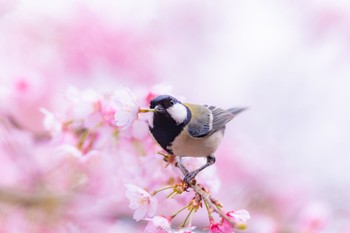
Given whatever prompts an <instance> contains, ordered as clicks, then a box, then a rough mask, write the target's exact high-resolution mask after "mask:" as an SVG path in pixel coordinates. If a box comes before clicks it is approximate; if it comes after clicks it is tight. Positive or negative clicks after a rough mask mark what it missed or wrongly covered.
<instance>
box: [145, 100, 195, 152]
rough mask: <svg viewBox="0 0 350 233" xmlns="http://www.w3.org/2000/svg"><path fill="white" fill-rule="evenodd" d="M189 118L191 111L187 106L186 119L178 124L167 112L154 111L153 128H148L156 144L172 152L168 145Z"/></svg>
mask: <svg viewBox="0 0 350 233" xmlns="http://www.w3.org/2000/svg"><path fill="white" fill-rule="evenodd" d="M186 108H187V107H186ZM190 120H191V112H190V110H189V109H188V108H187V118H186V120H185V121H184V122H183V123H181V124H179V125H177V124H176V121H175V120H174V119H172V118H171V117H170V116H169V115H168V114H167V113H165V114H164V113H158V114H157V113H155V114H154V117H153V128H151V127H149V130H150V131H151V133H152V135H153V137H154V138H155V139H156V141H157V142H158V144H159V145H160V146H161V147H162V148H163V149H164V150H165V151H167V152H168V153H171V154H172V153H173V152H172V151H171V150H170V149H169V148H168V147H169V146H171V144H172V142H173V141H174V139H175V138H176V137H177V136H178V135H179V134H180V133H181V131H182V130H183V128H184V127H185V126H186V125H187V124H188V122H189V121H190Z"/></svg>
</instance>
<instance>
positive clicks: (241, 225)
mask: <svg viewBox="0 0 350 233" xmlns="http://www.w3.org/2000/svg"><path fill="white" fill-rule="evenodd" d="M226 215H227V216H228V217H229V218H231V219H232V220H233V222H234V223H235V228H238V229H245V228H246V227H247V225H246V224H247V221H248V220H249V219H250V214H249V212H248V211H246V210H237V211H229V212H228V213H227V214H226ZM222 225H223V227H224V228H227V229H229V228H230V227H231V228H233V226H232V224H231V223H229V222H228V221H226V220H225V219H224V218H223V219H222Z"/></svg>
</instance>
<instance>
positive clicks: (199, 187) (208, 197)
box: [176, 160, 235, 227]
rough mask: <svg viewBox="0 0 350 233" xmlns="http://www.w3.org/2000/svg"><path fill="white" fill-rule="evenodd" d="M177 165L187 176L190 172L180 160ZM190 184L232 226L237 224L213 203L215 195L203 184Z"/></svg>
mask: <svg viewBox="0 0 350 233" xmlns="http://www.w3.org/2000/svg"><path fill="white" fill-rule="evenodd" d="M176 166H177V167H178V168H179V169H180V171H181V172H182V174H183V175H184V176H186V175H187V174H188V170H187V169H186V168H185V167H184V166H183V165H182V163H181V162H180V161H179V160H178V161H177V164H176ZM189 186H190V187H191V188H192V190H193V191H194V192H195V193H197V194H198V195H199V196H200V197H201V198H202V199H203V200H204V201H205V202H206V203H207V204H208V205H209V207H210V208H211V209H212V210H213V211H215V212H216V213H217V214H219V215H220V216H221V217H222V218H224V219H225V220H226V221H228V222H229V223H231V224H232V226H233V227H234V226H235V223H234V222H233V220H232V219H230V218H229V217H228V216H227V215H226V214H225V213H224V212H223V211H222V210H221V209H219V208H218V207H217V205H216V204H214V203H213V201H212V200H213V199H214V198H213V197H211V195H210V194H209V193H207V192H206V191H204V189H203V186H202V185H200V184H197V183H196V182H190V184H189Z"/></svg>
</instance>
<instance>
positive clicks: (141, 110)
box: [139, 108, 156, 113]
mask: <svg viewBox="0 0 350 233" xmlns="http://www.w3.org/2000/svg"><path fill="white" fill-rule="evenodd" d="M155 111H156V110H155V109H152V108H140V109H139V112H141V113H145V112H155Z"/></svg>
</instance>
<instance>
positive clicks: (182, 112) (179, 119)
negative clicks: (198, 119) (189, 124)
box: [167, 103, 187, 125]
mask: <svg viewBox="0 0 350 233" xmlns="http://www.w3.org/2000/svg"><path fill="white" fill-rule="evenodd" d="M167 112H168V113H169V114H170V116H171V117H172V118H173V119H174V120H175V121H176V123H177V124H178V125H179V124H181V123H183V122H184V121H185V120H186V118H187V108H186V107H185V106H184V105H182V104H180V103H176V104H174V105H173V106H171V107H169V108H168V109H167Z"/></svg>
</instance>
